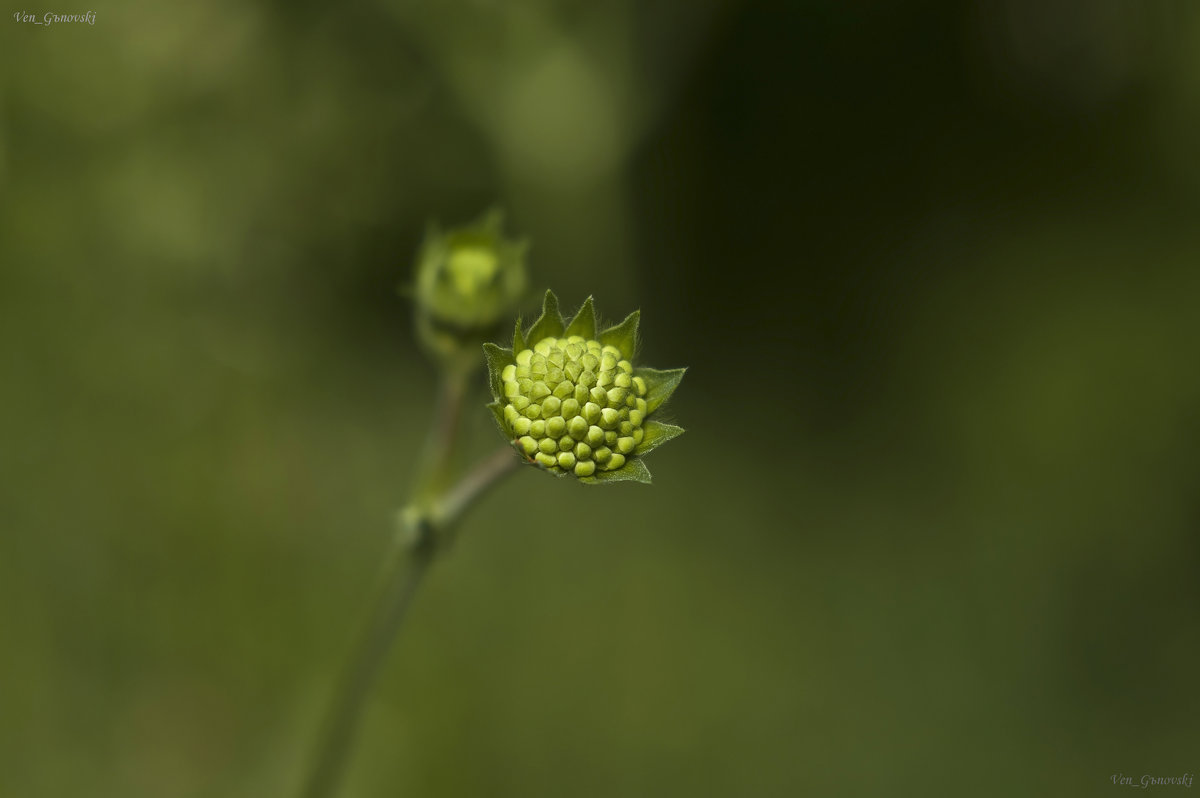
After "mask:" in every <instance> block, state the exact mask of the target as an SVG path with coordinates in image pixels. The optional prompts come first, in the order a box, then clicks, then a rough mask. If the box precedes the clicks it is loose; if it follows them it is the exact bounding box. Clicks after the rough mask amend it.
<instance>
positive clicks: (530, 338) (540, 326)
mask: <svg viewBox="0 0 1200 798" xmlns="http://www.w3.org/2000/svg"><path fill="white" fill-rule="evenodd" d="M565 328H566V325H565V324H563V317H562V314H561V313H559V312H558V297H556V296H555V295H554V292H553V291H546V298H545V299H544V300H542V315H541V316H539V317H538V320H537V321H535V322H534V323H533V326H532V327H530V328H529V333H528V334H527V335H526V336H525V340H526V341H527V342H528V343H529V344H536V343H537V342H538V341H540V340H542V339H543V338H549V337H551V336H553V337H555V338H557V337H558V336H560V335H562V334H563V330H564V329H565Z"/></svg>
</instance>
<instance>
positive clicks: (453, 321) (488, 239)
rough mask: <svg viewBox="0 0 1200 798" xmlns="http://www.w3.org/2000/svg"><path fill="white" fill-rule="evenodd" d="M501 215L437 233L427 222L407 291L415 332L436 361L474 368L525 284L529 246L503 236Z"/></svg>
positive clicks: (522, 293)
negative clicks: (413, 305) (482, 347)
mask: <svg viewBox="0 0 1200 798" xmlns="http://www.w3.org/2000/svg"><path fill="white" fill-rule="evenodd" d="M502 222H503V217H502V214H501V213H500V211H498V210H492V211H489V212H488V213H486V214H484V215H483V216H482V217H481V218H480V219H479V220H478V221H476V222H474V223H473V224H469V225H465V226H463V227H459V228H455V229H452V230H448V231H444V232H443V231H442V230H441V229H440V228H439V227H438V226H437V225H436V224H431V225H430V227H429V229H428V231H427V232H426V235H425V241H424V242H423V243H422V245H421V249H420V252H419V253H418V255H417V267H416V279H415V283H414V285H413V289H412V293H413V297H414V299H415V302H416V311H417V312H416V323H417V334H418V337H419V338H420V340H421V342H422V344H423V345H424V346H425V348H426V349H427V350H428V351H429V352H430V353H431V354H432V355H433V356H434V357H435V358H437V359H439V360H443V361H448V362H451V363H453V364H455V365H458V366H460V367H461V368H467V367H474V364H475V363H477V362H478V361H477V360H476V358H477V357H478V355H477V353H478V351H479V350H478V349H477V348H476V347H477V346H479V344H480V343H482V342H483V341H486V340H488V339H490V338H491V337H493V336H494V335H495V333H496V331H497V329H498V327H499V325H500V323H501V322H503V321H504V320H505V319H507V318H510V317H511V315H512V313H513V311H514V309H515V308H516V306H517V305H518V304H519V303H520V301H521V299H522V297H523V296H524V294H525V291H526V285H527V283H528V275H527V269H526V265H525V254H526V251H527V250H528V242H527V241H524V240H517V239H508V238H505V237H504V235H503V233H502V230H501V227H502Z"/></svg>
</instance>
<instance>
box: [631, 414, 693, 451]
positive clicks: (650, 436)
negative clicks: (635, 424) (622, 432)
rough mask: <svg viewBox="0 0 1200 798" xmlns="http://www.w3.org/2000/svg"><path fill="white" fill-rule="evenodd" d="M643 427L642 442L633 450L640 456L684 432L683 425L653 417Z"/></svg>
mask: <svg viewBox="0 0 1200 798" xmlns="http://www.w3.org/2000/svg"><path fill="white" fill-rule="evenodd" d="M642 429H643V430H644V432H643V435H642V442H641V443H639V444H638V446H637V448H636V449H634V450H633V453H634V454H635V455H637V456H638V457H641V456H643V455H646V454H649V453H650V452H652V451H654V450H655V449H657V448H658V447H659V446H662V445H663V444H664V443H666V442H667V441H669V440H671V439H672V438H678V437H679V436H680V435H682V434H683V432H684V430H683V427H677V426H675V425H674V424H664V423H663V422H661V421H655V420H653V419H651V420H649V421H647V422H645V423H644V424H643V425H642Z"/></svg>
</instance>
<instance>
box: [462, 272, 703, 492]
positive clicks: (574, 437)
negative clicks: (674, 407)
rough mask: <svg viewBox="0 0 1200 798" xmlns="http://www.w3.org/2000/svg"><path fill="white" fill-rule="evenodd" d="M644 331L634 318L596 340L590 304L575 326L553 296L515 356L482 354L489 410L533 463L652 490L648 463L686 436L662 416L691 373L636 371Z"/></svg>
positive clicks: (493, 349) (493, 351) (510, 352)
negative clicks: (657, 452) (648, 484)
mask: <svg viewBox="0 0 1200 798" xmlns="http://www.w3.org/2000/svg"><path fill="white" fill-rule="evenodd" d="M637 326H638V313H637V312H634V313H632V314H630V315H629V317H628V318H626V319H625V321H623V322H621V323H620V324H618V325H616V326H614V327H610V328H608V329H606V330H604V331H603V332H599V333H597V331H596V320H595V311H594V309H593V307H592V300H591V298H590V297H589V298H588V300H587V301H586V302H585V303H584V305H583V307H582V308H581V309H580V310H579V313H578V314H577V315H576V316H575V318H574V319H573V320H572V321H571V322H569V323H568V322H566V321H564V320H563V318H562V316H561V315H560V314H559V312H558V299H557V298H556V297H555V296H554V294H553V293H552V292H549V291H548V292H546V300H545V303H544V305H543V309H542V315H541V317H540V318H539V319H538V320H537V321H536V322H534V324H533V326H532V327H530V328H529V330H528V331H525V332H523V331H522V329H521V324H520V322H519V321H518V323H517V328H516V331H515V333H514V335H513V348H512V349H501V348H500V347H498V346H495V345H494V344H486V345H485V346H484V352H485V354H486V356H487V360H488V372H489V376H490V380H491V386H492V394H493V397H494V399H495V401H494V402H493V403H492V404H491V405H489V408H491V410H492V411H493V413H494V414H495V417H496V422H497V424H498V425H499V427H500V429H501V431H502V432H503V434H504V436H505V438H507V439H508V440H510V441H512V442H513V445H514V446H515V447H516V448H517V449H518V451H520V452H521V454H522V455H523V456H524V457H525V459H526V460H528V461H529V462H531V463H536V464H537V465H539V466H540V467H541V468H543V469H545V470H547V471H550V472H551V473H555V474H557V475H559V476H566V475H568V474H570V475H572V476H575V477H577V478H579V479H580V480H581V481H583V482H587V483H591V482H606V481H618V480H634V481H639V482H649V481H650V472H649V470H647V468H646V466H645V464H644V463H643V462H642V457H643V456H644V455H645V454H647V453H649V452H650V451H651V450H653V449H654V448H656V447H657V446H659V445H660V444H662V443H665V442H666V441H668V440H670V439H671V438H674V437H676V436H677V435H679V434H680V433H682V432H683V430H682V429H681V428H679V427H676V426H673V425H671V424H664V423H662V422H660V421H658V420H657V419H655V418H654V413H655V411H656V410H657V409H658V408H659V407H660V406H661V405H662V404H663V403H664V402H665V401H666V400H667V399H668V398H669V397H670V395H671V394H672V392H674V390H675V388H676V387H677V386H678V384H679V381H680V380H681V379H682V377H683V373H684V371H685V369H675V370H673V371H659V370H656V369H649V368H638V367H637V366H635V365H634V363H633V356H634V353H635V351H636V349H637Z"/></svg>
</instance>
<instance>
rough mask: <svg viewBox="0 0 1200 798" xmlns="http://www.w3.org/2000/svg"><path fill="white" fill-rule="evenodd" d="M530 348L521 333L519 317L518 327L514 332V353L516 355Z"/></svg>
mask: <svg viewBox="0 0 1200 798" xmlns="http://www.w3.org/2000/svg"><path fill="white" fill-rule="evenodd" d="M528 348H529V347H527V346H526V345H525V336H524V335H523V334H522V333H521V317H520V316H517V327H516V329H515V330H513V344H512V351H513V353H514V354H515V353H517V352H520V351H521V350H522V349H528Z"/></svg>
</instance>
